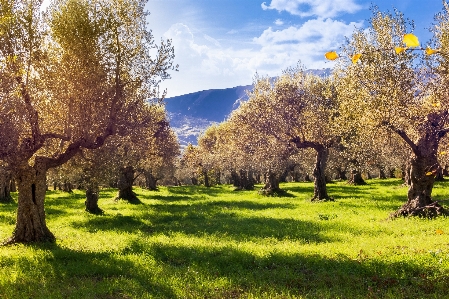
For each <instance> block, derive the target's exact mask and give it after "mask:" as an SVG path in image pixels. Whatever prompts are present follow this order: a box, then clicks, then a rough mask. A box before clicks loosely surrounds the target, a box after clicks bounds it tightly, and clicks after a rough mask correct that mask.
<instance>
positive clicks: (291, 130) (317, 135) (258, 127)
mask: <svg viewBox="0 0 449 299" xmlns="http://www.w3.org/2000/svg"><path fill="white" fill-rule="evenodd" d="M335 99H336V97H335V90H334V88H333V83H332V81H331V79H330V78H320V77H317V76H314V75H311V74H307V73H305V72H304V71H303V70H302V69H301V68H295V69H289V70H287V71H285V72H284V74H283V75H281V76H280V77H278V78H276V79H271V78H256V81H255V84H254V89H253V90H252V91H251V92H250V93H249V100H248V101H247V102H246V103H243V104H242V105H241V106H240V108H239V109H238V110H237V111H235V112H234V113H233V114H232V115H231V118H230V120H229V121H232V122H235V127H237V128H241V129H240V130H241V131H243V130H246V133H244V134H243V136H247V138H246V139H245V146H252V147H254V148H257V150H258V151H259V153H260V152H262V153H263V154H262V155H261V156H262V157H265V158H267V157H271V158H270V159H269V160H271V161H273V162H274V161H276V163H285V162H286V161H287V160H288V157H289V156H291V155H292V154H294V153H295V152H296V151H297V150H303V149H313V150H314V151H315V153H316V160H315V167H314V170H313V177H314V184H315V188H314V196H313V198H312V200H329V199H331V198H330V196H329V195H328V193H327V188H326V177H325V169H326V164H327V161H328V156H329V148H330V147H332V146H334V145H335V144H336V143H337V142H338V138H337V136H336V135H335V134H334V132H333V130H332V128H331V127H332V118H333V116H334V113H335V109H336V102H335ZM253 136H259V137H260V138H259V137H256V138H254V137H253ZM259 155H260V154H259ZM260 160H261V161H263V160H264V159H260ZM284 167H285V166H284ZM268 170H270V169H268ZM267 177H270V176H269V175H267Z"/></svg>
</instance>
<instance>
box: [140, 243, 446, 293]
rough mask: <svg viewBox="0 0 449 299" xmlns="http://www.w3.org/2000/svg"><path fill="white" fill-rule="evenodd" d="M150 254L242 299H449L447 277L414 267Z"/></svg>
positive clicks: (164, 249) (179, 250)
mask: <svg viewBox="0 0 449 299" xmlns="http://www.w3.org/2000/svg"><path fill="white" fill-rule="evenodd" d="M147 250H148V249H147ZM149 250H150V254H151V255H153V256H154V257H155V259H156V260H158V261H160V262H161V263H163V264H164V265H167V266H168V267H171V268H172V269H175V271H179V272H180V273H182V272H183V271H184V273H187V272H188V271H190V273H196V275H198V274H200V275H201V276H202V277H209V278H217V279H219V278H227V280H228V281H231V282H232V285H231V286H229V287H228V288H229V289H231V290H240V292H241V295H243V293H245V292H251V291H253V292H254V290H257V291H259V292H267V293H271V294H273V293H275V294H291V295H294V296H298V295H299V296H301V295H307V296H310V298H314V297H315V296H316V297H320V298H353V296H354V295H358V296H357V297H358V298H368V297H370V298H371V297H373V296H374V297H375V298H383V297H387V295H390V298H392V297H391V296H392V295H393V297H395V298H417V297H416V296H417V295H418V294H421V295H422V294H434V295H437V294H438V295H439V296H443V295H449V291H448V290H449V289H448V288H447V287H448V286H449V279H447V278H446V280H445V281H443V282H441V279H442V278H444V277H443V276H442V275H440V277H438V278H433V279H434V280H433V281H432V280H430V279H429V278H428V277H434V276H432V273H433V272H434V268H433V267H432V266H429V267H427V268H426V267H422V265H419V264H413V263H412V262H409V263H403V262H394V263H385V262H382V261H379V260H369V259H364V257H363V256H359V257H356V258H349V257H347V256H337V257H335V258H328V257H323V256H320V255H301V254H297V253H295V254H287V253H279V252H272V253H271V254H268V255H266V256H256V255H253V254H251V253H249V252H246V251H243V250H239V249H236V248H235V247H230V246H229V247H228V246H224V247H206V246H203V247H202V246H197V247H191V246H190V247H183V246H179V245H176V246H174V245H169V244H153V245H152V246H151V248H150V249H149ZM208 291H209V292H210V293H209V294H208V295H213V296H211V297H212V298H220V293H222V292H224V291H225V290H223V289H217V288H215V289H210V290H208ZM227 291H228V290H227ZM326 294H327V295H328V296H325V295H326ZM203 295H204V294H203ZM359 296H360V297H359ZM418 297H420V296H419V295H418Z"/></svg>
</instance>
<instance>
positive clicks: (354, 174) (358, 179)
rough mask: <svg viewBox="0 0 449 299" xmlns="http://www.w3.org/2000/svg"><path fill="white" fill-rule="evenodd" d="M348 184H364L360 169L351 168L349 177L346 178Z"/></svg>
mask: <svg viewBox="0 0 449 299" xmlns="http://www.w3.org/2000/svg"><path fill="white" fill-rule="evenodd" d="M348 184H350V185H354V186H358V185H366V182H365V181H364V180H363V178H362V174H361V173H360V171H357V170H353V171H351V177H350V178H349V180H348Z"/></svg>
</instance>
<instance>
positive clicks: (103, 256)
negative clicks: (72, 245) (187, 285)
mask: <svg viewBox="0 0 449 299" xmlns="http://www.w3.org/2000/svg"><path fill="white" fill-rule="evenodd" d="M27 246H30V247H32V248H34V249H35V250H37V251H40V252H41V253H40V258H37V259H32V258H31V259H30V258H28V257H27V256H23V257H19V258H18V257H11V259H12V260H11V261H9V262H10V263H13V264H15V265H16V270H17V273H20V279H17V280H16V281H15V283H14V284H15V285H14V289H15V291H16V293H15V294H14V295H15V298H55V297H58V298H59V297H61V298H138V297H140V295H141V294H142V293H146V294H150V297H159V298H176V295H175V293H174V292H173V290H172V289H171V288H170V286H169V285H168V284H167V283H165V282H164V281H162V280H158V278H157V276H156V275H153V274H152V273H151V271H152V270H151V269H148V268H147V267H145V265H143V264H142V263H134V262H132V259H124V258H120V256H118V255H113V254H110V253H106V252H105V253H98V252H85V251H76V250H72V249H68V248H63V247H60V246H58V245H57V244H54V243H44V244H32V245H27ZM5 262H6V263H7V262H8V261H5ZM43 285H44V287H42V286H43Z"/></svg>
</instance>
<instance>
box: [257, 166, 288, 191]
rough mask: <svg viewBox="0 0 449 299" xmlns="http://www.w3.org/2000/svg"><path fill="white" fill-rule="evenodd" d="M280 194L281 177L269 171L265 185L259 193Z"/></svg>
mask: <svg viewBox="0 0 449 299" xmlns="http://www.w3.org/2000/svg"><path fill="white" fill-rule="evenodd" d="M279 192H282V190H281V188H279V177H278V176H277V175H276V173H274V172H272V171H271V170H268V171H267V173H266V175H265V185H264V186H263V188H262V189H260V191H259V193H262V194H265V195H271V194H275V193H279Z"/></svg>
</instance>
